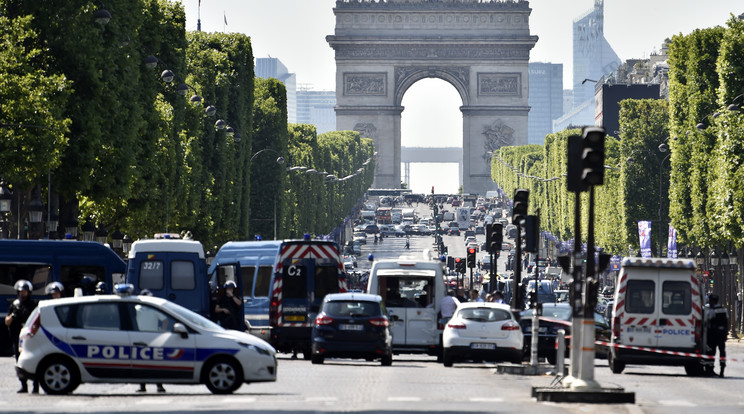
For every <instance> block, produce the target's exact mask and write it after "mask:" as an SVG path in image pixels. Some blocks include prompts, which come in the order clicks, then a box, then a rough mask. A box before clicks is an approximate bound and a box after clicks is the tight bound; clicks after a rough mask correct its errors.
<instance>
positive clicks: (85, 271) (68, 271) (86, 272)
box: [59, 266, 106, 296]
mask: <svg viewBox="0 0 744 414" xmlns="http://www.w3.org/2000/svg"><path fill="white" fill-rule="evenodd" d="M85 276H89V277H90V278H91V279H93V280H94V281H95V282H98V281H100V280H103V281H105V280H106V269H105V268H104V267H103V266H62V267H61V268H60V269H59V281H60V282H61V283H62V286H64V287H65V291H64V292H63V295H64V296H73V295H74V294H75V288H78V287H83V286H82V283H80V282H81V281H82V280H83V277H85Z"/></svg>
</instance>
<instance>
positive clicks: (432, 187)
mask: <svg viewBox="0 0 744 414" xmlns="http://www.w3.org/2000/svg"><path fill="white" fill-rule="evenodd" d="M431 193H432V194H434V186H431Z"/></svg>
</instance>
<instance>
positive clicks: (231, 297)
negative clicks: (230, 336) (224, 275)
mask: <svg viewBox="0 0 744 414" xmlns="http://www.w3.org/2000/svg"><path fill="white" fill-rule="evenodd" d="M237 287H238V286H237V285H236V284H235V282H233V281H232V280H228V281H227V282H225V285H224V286H223V293H224V294H223V295H222V297H221V298H220V299H219V300H218V301H217V306H215V312H216V313H217V315H218V316H219V320H220V323H221V324H222V327H223V328H225V329H240V327H241V326H242V324H241V323H240V320H239V319H238V318H239V317H240V315H241V312H240V307H241V306H243V301H242V300H241V299H240V298H239V297H238V296H237V295H236V294H235V288H237Z"/></svg>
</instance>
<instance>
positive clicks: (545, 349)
mask: <svg viewBox="0 0 744 414" xmlns="http://www.w3.org/2000/svg"><path fill="white" fill-rule="evenodd" d="M571 314H572V309H571V306H570V304H568V303H544V304H543V314H542V317H541V319H540V324H539V327H538V335H537V357H538V358H547V359H548V363H550V364H555V362H556V355H555V353H556V350H555V338H556V336H557V334H558V330H559V329H563V330H564V331H566V337H567V338H568V337H569V336H570V335H571ZM519 324H520V325H521V327H522V333H523V334H524V357H525V358H530V356H531V355H532V309H527V310H524V311H522V313H521V319H520V321H519ZM610 332H611V330H610V325H609V324H608V323H607V321H606V320H605V318H604V316H602V315H600V314H599V313H596V312H595V313H594V333H595V336H594V337H595V340H597V341H604V342H607V343H609V342H610ZM570 342H571V341H570V339H566V357H568V356H569V352H570V349H569V345H570ZM608 351H609V349H608V348H607V346H600V345H597V346H596V356H597V357H598V358H607V354H608Z"/></svg>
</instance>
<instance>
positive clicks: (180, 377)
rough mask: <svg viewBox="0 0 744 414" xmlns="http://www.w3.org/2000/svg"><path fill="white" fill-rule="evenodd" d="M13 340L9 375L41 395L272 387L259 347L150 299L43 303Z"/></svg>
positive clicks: (272, 356)
mask: <svg viewBox="0 0 744 414" xmlns="http://www.w3.org/2000/svg"><path fill="white" fill-rule="evenodd" d="M117 287H119V285H117ZM124 291H125V292H126V290H124ZM20 338H21V354H20V357H19V359H18V362H17V363H16V372H17V373H18V375H19V376H20V377H22V378H28V379H33V378H36V379H38V381H39V383H40V384H41V387H42V388H43V389H44V391H46V393H47V394H67V393H70V392H72V391H74V390H75V389H76V388H77V386H78V385H79V384H80V383H86V382H88V383H171V384H205V385H206V386H207V388H209V390H210V391H211V392H212V393H215V394H229V393H232V392H234V391H235V390H237V389H238V388H239V387H240V386H241V385H242V384H243V383H244V382H245V383H250V382H265V381H276V373H277V361H276V351H275V350H274V348H273V347H271V345H269V344H268V343H267V342H265V341H263V340H261V339H259V338H257V337H255V336H252V335H249V334H247V333H245V332H239V331H232V330H225V329H224V328H222V327H220V326H219V325H216V324H214V323H213V322H211V321H210V320H208V319H206V318H204V317H202V316H200V315H198V314H196V313H194V312H191V311H190V310H188V309H185V308H183V307H181V306H179V305H177V304H175V303H173V302H170V301H168V300H165V299H161V298H156V297H152V296H129V295H127V294H122V295H103V296H84V297H72V298H64V299H53V300H44V301H41V302H40V303H39V306H38V307H37V308H36V310H35V311H34V312H33V313H32V314H31V316H30V317H29V318H28V321H27V323H26V326H25V327H24V328H23V330H22V332H21V337H20Z"/></svg>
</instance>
